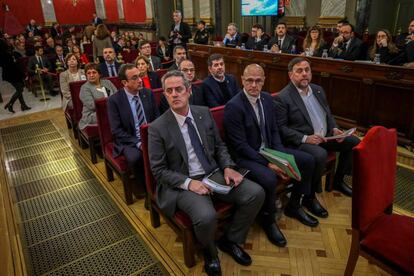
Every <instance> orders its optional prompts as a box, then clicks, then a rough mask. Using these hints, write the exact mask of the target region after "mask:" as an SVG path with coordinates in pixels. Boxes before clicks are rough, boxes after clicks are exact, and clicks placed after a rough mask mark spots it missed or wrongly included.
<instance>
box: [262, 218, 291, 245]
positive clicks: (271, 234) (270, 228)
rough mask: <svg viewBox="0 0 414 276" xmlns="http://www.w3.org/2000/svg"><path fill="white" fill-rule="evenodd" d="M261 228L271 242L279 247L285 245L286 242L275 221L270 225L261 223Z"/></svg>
mask: <svg viewBox="0 0 414 276" xmlns="http://www.w3.org/2000/svg"><path fill="white" fill-rule="evenodd" d="M263 230H264V231H265V233H266V236H267V238H268V239H269V241H270V242H271V243H273V244H274V245H277V246H279V247H285V246H286V244H287V241H286V238H285V236H283V233H282V231H280V229H279V227H278V226H277V224H276V222H274V223H272V224H270V225H263Z"/></svg>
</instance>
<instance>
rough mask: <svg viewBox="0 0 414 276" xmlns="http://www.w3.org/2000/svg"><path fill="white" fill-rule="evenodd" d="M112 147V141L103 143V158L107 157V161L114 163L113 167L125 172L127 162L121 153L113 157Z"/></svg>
mask: <svg viewBox="0 0 414 276" xmlns="http://www.w3.org/2000/svg"><path fill="white" fill-rule="evenodd" d="M113 148H114V145H113V144H112V143H108V144H106V145H105V150H104V155H105V159H107V160H108V161H109V162H111V164H112V165H114V167H115V169H116V170H117V171H118V172H120V173H125V172H127V171H128V164H127V161H126V159H125V157H124V156H123V155H120V156H118V157H113V155H112V150H113Z"/></svg>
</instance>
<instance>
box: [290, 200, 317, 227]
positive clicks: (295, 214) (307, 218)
mask: <svg viewBox="0 0 414 276" xmlns="http://www.w3.org/2000/svg"><path fill="white" fill-rule="evenodd" d="M285 215H286V216H288V217H291V218H295V219H297V220H298V221H300V222H301V223H302V224H304V225H306V226H310V227H316V226H318V224H319V221H318V219H317V218H314V217H312V216H311V215H308V214H307V213H306V212H305V210H303V208H302V207H299V208H293V207H289V205H288V206H286V208H285Z"/></svg>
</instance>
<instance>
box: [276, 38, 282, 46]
mask: <svg viewBox="0 0 414 276" xmlns="http://www.w3.org/2000/svg"><path fill="white" fill-rule="evenodd" d="M277 45H279V48H282V40H281V39H279V41H278V44H277Z"/></svg>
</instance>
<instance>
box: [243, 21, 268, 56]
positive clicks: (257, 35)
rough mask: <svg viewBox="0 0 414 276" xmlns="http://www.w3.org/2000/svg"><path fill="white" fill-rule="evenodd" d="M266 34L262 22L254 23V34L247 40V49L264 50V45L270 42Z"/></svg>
mask: <svg viewBox="0 0 414 276" xmlns="http://www.w3.org/2000/svg"><path fill="white" fill-rule="evenodd" d="M264 34H265V33H264V31H263V26H262V25H260V24H254V25H253V26H252V35H251V36H250V37H249V39H248V40H247V42H246V49H250V50H257V51H263V48H264V45H267V43H268V42H269V41H268V39H267V37H265V36H264Z"/></svg>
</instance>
